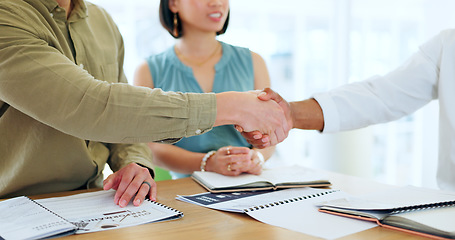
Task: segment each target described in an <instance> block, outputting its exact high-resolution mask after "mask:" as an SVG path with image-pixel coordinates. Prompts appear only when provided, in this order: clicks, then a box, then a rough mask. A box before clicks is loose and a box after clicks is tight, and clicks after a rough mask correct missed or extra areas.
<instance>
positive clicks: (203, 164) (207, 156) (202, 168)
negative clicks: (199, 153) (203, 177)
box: [201, 151, 216, 172]
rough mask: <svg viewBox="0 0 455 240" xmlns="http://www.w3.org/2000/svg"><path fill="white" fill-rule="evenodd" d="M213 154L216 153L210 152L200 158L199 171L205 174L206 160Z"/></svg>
mask: <svg viewBox="0 0 455 240" xmlns="http://www.w3.org/2000/svg"><path fill="white" fill-rule="evenodd" d="M215 153H216V151H210V152H208V153H207V154H205V156H204V157H203V158H202V161H201V171H202V172H205V165H207V160H209V158H210V157H211V156H213V155H214V154H215Z"/></svg>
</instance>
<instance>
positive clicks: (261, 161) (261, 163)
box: [256, 151, 265, 166]
mask: <svg viewBox="0 0 455 240" xmlns="http://www.w3.org/2000/svg"><path fill="white" fill-rule="evenodd" d="M256 154H257V155H258V158H259V164H260V165H261V166H262V165H263V164H264V162H265V159H264V155H262V153H261V152H259V151H256Z"/></svg>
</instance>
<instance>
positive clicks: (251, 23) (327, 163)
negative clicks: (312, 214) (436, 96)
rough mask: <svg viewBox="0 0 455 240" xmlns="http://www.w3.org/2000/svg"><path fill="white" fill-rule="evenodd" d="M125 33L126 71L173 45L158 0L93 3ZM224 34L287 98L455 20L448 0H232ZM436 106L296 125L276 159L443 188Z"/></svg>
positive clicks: (354, 76)
mask: <svg viewBox="0 0 455 240" xmlns="http://www.w3.org/2000/svg"><path fill="white" fill-rule="evenodd" d="M92 2H94V3H97V4H99V5H101V6H104V7H105V8H106V9H107V10H108V11H109V12H110V13H111V14H112V16H113V18H114V20H115V21H116V22H117V24H118V25H119V28H120V31H121V32H122V34H123V36H124V39H125V46H126V61H125V72H126V74H127V77H128V79H129V81H130V82H131V81H132V77H133V74H134V69H135V68H136V66H137V65H138V64H139V63H140V62H141V61H143V59H144V58H145V57H146V56H148V55H150V54H156V53H159V52H161V51H164V50H165V49H167V48H169V47H171V46H172V45H173V43H174V40H173V38H172V37H171V36H170V35H169V34H168V33H167V32H166V31H165V30H164V29H163V28H162V27H161V25H160V23H159V19H158V5H159V1H158V0H147V1H145V0H136V1H128V2H127V1H121V0H94V1H92ZM230 4H231V19H230V24H229V29H228V31H227V33H226V34H225V35H222V36H220V37H219V39H220V40H222V41H225V42H227V43H230V44H234V45H239V46H243V47H248V48H250V49H251V50H252V51H255V52H257V53H259V54H261V55H262V57H264V59H265V60H266V63H267V65H268V68H269V72H270V76H271V78H272V87H273V88H274V89H275V90H277V91H278V92H280V93H281V94H282V95H283V96H284V97H285V98H286V99H288V100H301V99H305V98H308V97H310V96H311V94H313V93H315V92H319V91H325V90H328V89H331V88H334V87H337V86H340V85H342V84H346V83H351V82H356V81H361V80H363V79H366V78H368V77H370V76H372V75H376V74H385V73H387V72H388V71H391V70H393V69H394V68H396V67H398V66H399V65H400V64H401V63H403V62H404V61H405V60H406V59H407V58H408V57H410V56H411V55H412V53H413V52H415V51H417V49H418V46H419V45H420V44H422V43H424V42H425V41H426V40H427V39H429V38H430V37H431V36H433V35H435V34H437V33H438V32H439V31H441V30H442V29H445V28H450V27H452V26H453V23H454V22H455V21H454V20H455V15H454V14H453V11H452V10H453V9H454V7H455V2H453V1H450V0H431V1H430V0H393V1H392V0H317V1H316V0H280V1H278V0H248V1H242V0H231V1H230ZM437 111H438V109H437V103H435V102H433V103H430V104H429V105H428V106H426V107H424V108H423V109H421V110H419V111H418V112H416V113H415V114H412V115H410V116H407V117H404V118H402V119H400V120H397V121H395V122H391V123H387V124H380V125H376V126H372V127H368V128H365V129H360V130H356V131H350V132H345V133H339V134H328V135H325V134H322V135H321V134H319V133H317V132H312V131H302V130H293V131H292V132H291V134H290V137H289V138H288V139H287V140H285V142H283V143H281V144H280V145H279V146H278V147H277V152H276V154H275V157H274V158H273V159H272V160H271V161H270V162H269V163H268V164H269V165H270V166H273V165H278V164H286V165H291V164H301V165H304V166H309V167H318V168H324V169H328V170H332V171H339V172H344V173H349V174H353V175H358V176H365V177H369V178H372V179H375V180H379V181H382V182H384V183H391V184H414V185H419V186H427V187H435V169H436V164H437V145H438V143H437V141H438V138H437V131H438V130H437V124H438V119H437V118H438V117H437V116H438V114H437Z"/></svg>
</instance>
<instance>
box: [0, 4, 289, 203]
mask: <svg viewBox="0 0 455 240" xmlns="http://www.w3.org/2000/svg"><path fill="white" fill-rule="evenodd" d="M0 56H1V57H0V137H1V141H0V197H2V198H3V197H12V196H18V195H25V194H26V195H31V194H41V193H48V192H57V191H66V190H74V189H80V188H90V187H101V186H102V185H103V182H102V179H103V175H102V170H103V168H104V166H105V164H106V163H108V164H109V165H110V167H111V168H112V169H113V170H114V171H115V173H114V174H113V175H111V176H109V178H108V179H107V180H106V181H105V182H104V189H110V188H113V189H116V190H117V193H116V195H115V199H114V201H115V203H116V204H119V205H120V206H125V205H126V204H128V202H129V201H130V200H131V199H132V198H133V197H134V196H136V197H135V198H134V200H133V203H134V204H135V205H139V204H141V203H142V201H143V200H144V198H145V197H146V196H147V195H148V196H149V197H150V198H151V199H152V200H154V199H155V198H156V187H155V182H154V181H153V179H152V175H153V170H152V167H153V166H152V164H151V154H150V152H149V150H148V148H147V146H146V145H143V144H141V143H142V142H151V141H161V142H168V143H171V142H175V141H178V140H179V139H180V138H181V137H187V136H192V135H197V134H202V133H204V132H206V131H209V130H210V129H211V128H212V127H213V126H217V125H224V124H236V125H239V126H241V127H242V128H243V129H244V130H245V131H253V130H258V131H259V132H261V133H264V134H265V135H266V136H267V137H266V138H264V141H265V142H268V141H269V140H270V142H272V143H274V144H276V143H278V142H280V141H282V140H283V139H284V138H285V137H286V136H287V133H288V131H289V130H290V124H289V123H288V122H287V121H286V118H285V117H284V114H283V110H282V109H281V107H280V106H279V105H278V104H276V103H275V102H274V101H268V102H263V101H260V100H258V99H257V97H256V95H255V94H252V93H236V92H227V93H220V94H191V93H187V94H182V93H172V92H163V91H161V90H159V89H154V90H151V89H148V88H141V87H134V86H131V85H128V84H127V81H126V78H125V75H124V73H123V57H124V46H123V41H122V37H121V35H120V33H119V31H118V29H117V27H116V25H115V24H114V22H113V21H112V19H111V18H110V16H109V15H108V14H107V13H106V12H105V11H104V10H103V9H101V8H99V7H97V6H96V5H93V4H91V3H88V2H85V1H84V0H72V1H71V0H0ZM144 182H145V183H147V184H144Z"/></svg>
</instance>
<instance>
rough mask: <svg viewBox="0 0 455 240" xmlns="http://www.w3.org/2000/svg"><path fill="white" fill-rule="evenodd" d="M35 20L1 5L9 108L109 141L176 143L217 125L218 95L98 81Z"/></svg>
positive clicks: (1, 91) (1, 96)
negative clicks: (27, 18)
mask: <svg viewBox="0 0 455 240" xmlns="http://www.w3.org/2000/svg"><path fill="white" fill-rule="evenodd" d="M24 19H25V20H24ZM35 20H38V19H35ZM34 25H36V24H34V22H33V19H31V20H30V22H27V21H26V18H25V17H24V16H22V15H21V13H20V12H11V11H8V10H2V9H0V32H1V34H0V56H2V57H1V58H0V69H2V70H1V71H0V100H1V101H4V102H6V103H8V104H9V105H10V106H11V107H13V108H15V109H17V110H19V111H21V112H22V113H24V114H26V115H28V116H29V117H31V118H34V119H36V120H37V121H39V122H40V123H42V124H46V125H48V126H51V127H53V128H55V129H57V130H59V131H61V132H64V133H67V134H69V135H72V136H75V137H78V138H81V139H87V140H93V141H101V142H110V143H132V142H152V141H159V140H163V139H170V141H176V140H178V139H179V138H181V137H188V136H193V135H196V134H202V133H204V132H206V131H208V130H210V129H211V128H212V126H213V124H214V122H215V118H216V97H215V95H214V94H194V93H193V94H191V93H186V94H185V93H174V92H164V91H161V90H160V89H153V90H152V89H149V88H143V87H135V86H131V85H129V84H126V83H109V82H105V81H100V80H97V79H95V78H94V77H93V76H91V75H90V74H89V73H88V72H87V71H85V70H84V69H82V68H80V67H79V66H77V65H76V64H75V63H73V62H72V61H71V60H70V59H68V58H67V57H65V55H64V54H62V53H61V52H59V51H58V50H57V48H56V47H55V46H52V44H54V43H55V44H58V41H56V40H52V39H47V40H46V41H45V40H44V39H43V36H41V35H40V34H41V32H40V30H39V29H35V28H34Z"/></svg>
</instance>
